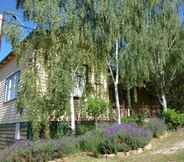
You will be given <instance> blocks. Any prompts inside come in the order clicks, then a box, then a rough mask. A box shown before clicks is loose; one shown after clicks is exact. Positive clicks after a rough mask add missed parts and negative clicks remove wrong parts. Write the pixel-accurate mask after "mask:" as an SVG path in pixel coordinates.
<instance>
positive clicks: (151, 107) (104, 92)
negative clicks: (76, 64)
mask: <svg viewBox="0 0 184 162" xmlns="http://www.w3.org/2000/svg"><path fill="white" fill-rule="evenodd" d="M22 71H23V68H22V69H20V68H19V67H18V66H17V63H16V54H15V53H13V52H11V53H9V55H8V56H7V57H6V58H5V59H3V60H2V61H1V62H0V149H1V148H4V146H8V145H10V144H12V143H13V142H15V140H19V139H27V138H28V136H29V129H28V122H26V119H25V118H24V119H23V117H22V116H21V115H20V114H19V113H18V112H17V110H16V97H17V90H18V84H19V80H20V75H21V72H22ZM38 71H39V73H40V74H39V76H40V77H44V78H40V79H39V80H41V85H42V86H39V87H40V88H41V92H43V93H44V91H45V90H46V89H45V88H44V87H45V86H44V85H45V84H46V82H45V76H46V74H45V71H44V69H43V68H42V66H38ZM86 76H87V78H88V79H87V81H88V84H89V85H90V86H91V87H92V89H93V91H94V92H95V95H97V96H100V97H101V98H105V99H109V100H111V101H112V102H113V101H114V98H113V96H114V95H113V85H112V83H111V82H110V79H108V78H107V76H105V75H103V73H102V74H101V75H99V76H96V75H95V72H94V69H93V68H92V69H87V73H86ZM76 82H79V84H77V85H76V86H75V87H74V99H75V101H76V102H75V103H76V104H78V101H79V98H80V97H81V96H82V91H83V88H84V87H83V86H84V84H86V83H84V80H83V79H81V77H80V75H79V76H77V77H76ZM79 85H82V87H81V86H79ZM119 88H120V94H119V96H120V103H121V111H122V115H127V110H128V107H127V105H128V104H127V97H126V91H125V90H124V89H123V87H122V85H120V87H119ZM94 92H93V93H94ZM131 94H132V96H133V93H132V92H131ZM155 103H156V101H155V99H154V97H153V96H150V95H149V94H148V93H146V92H145V90H144V88H141V89H138V102H137V103H136V104H135V105H134V108H135V111H139V112H141V113H142V114H143V113H145V112H148V113H149V112H151V113H154V111H157V110H158V109H159V108H160V107H159V106H158V104H155ZM79 104H80V103H79ZM75 108H76V109H75V111H76V120H83V119H85V117H86V116H85V114H82V113H81V110H80V106H79V107H78V108H77V106H76V107H75ZM68 120H70V119H69V118H68Z"/></svg>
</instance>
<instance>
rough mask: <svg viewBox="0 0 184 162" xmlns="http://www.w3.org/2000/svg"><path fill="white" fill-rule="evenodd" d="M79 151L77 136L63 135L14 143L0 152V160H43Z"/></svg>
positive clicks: (6, 161)
mask: <svg viewBox="0 0 184 162" xmlns="http://www.w3.org/2000/svg"><path fill="white" fill-rule="evenodd" d="M77 151H79V141H78V138H74V137H63V139H62V140H49V141H44V140H41V141H38V142H28V141H21V142H17V143H15V144H14V145H13V146H11V147H10V148H7V149H5V150H3V151H2V152H1V153H0V161H1V162H25V161H26V162H27V161H31V162H38V161H39V162H45V161H49V160H53V159H56V158H61V157H62V156H64V155H66V154H72V153H75V152H77Z"/></svg>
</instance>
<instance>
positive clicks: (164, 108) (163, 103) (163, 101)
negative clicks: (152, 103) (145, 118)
mask: <svg viewBox="0 0 184 162" xmlns="http://www.w3.org/2000/svg"><path fill="white" fill-rule="evenodd" d="M161 98H162V101H161V102H162V103H161V104H162V106H163V110H164V112H167V99H166V96H165V94H164V93H162V97H161Z"/></svg>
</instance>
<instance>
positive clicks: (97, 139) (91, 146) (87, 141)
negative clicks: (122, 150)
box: [80, 129, 104, 156]
mask: <svg viewBox="0 0 184 162" xmlns="http://www.w3.org/2000/svg"><path fill="white" fill-rule="evenodd" d="M103 141H104V137H103V133H102V131H101V130H100V129H95V130H93V131H90V132H87V133H86V134H84V135H83V136H82V137H81V139H80V148H81V150H82V151H87V152H92V153H93V155H94V156H98V155H99V153H100V151H99V145H100V144H101V143H102V142H103Z"/></svg>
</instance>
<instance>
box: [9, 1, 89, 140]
mask: <svg viewBox="0 0 184 162" xmlns="http://www.w3.org/2000/svg"><path fill="white" fill-rule="evenodd" d="M77 4H78V3H77V2H76V1H66V2H64V1H59V0H54V1H53V0H52V1H51V0H47V1H40V0H34V1H29V0H25V1H24V3H23V6H24V13H25V17H26V18H27V19H29V20H31V21H33V22H35V23H36V24H37V29H36V30H35V31H33V32H32V33H31V34H30V36H29V37H28V38H27V39H26V40H25V41H23V42H22V43H20V45H18V46H17V44H16V45H15V49H16V54H17V61H18V64H19V66H22V67H23V69H24V70H23V71H22V75H21V87H20V92H19V95H18V101H17V107H18V110H19V111H20V112H22V110H24V111H25V113H26V117H27V119H28V120H29V121H31V122H32V126H33V133H34V139H38V137H39V132H40V129H43V130H44V134H45V137H46V138H49V121H51V120H60V119H61V116H63V115H64V114H66V113H67V112H69V114H70V119H71V128H72V129H73V130H75V108H74V101H73V98H74V94H73V91H74V87H75V74H76V72H78V71H79V70H80V67H81V66H82V65H83V64H86V63H87V62H88V61H89V60H91V59H92V55H91V53H90V52H91V47H89V46H88V44H87V43H85V40H87V39H86V37H85V35H84V34H83V29H84V28H83V26H82V25H83V24H82V23H80V22H81V21H78V19H79V17H78V15H79V13H78V12H76V11H77ZM81 26H82V27H81ZM10 36H11V35H10ZM11 38H13V37H11ZM15 38H16V37H15Z"/></svg>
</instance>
